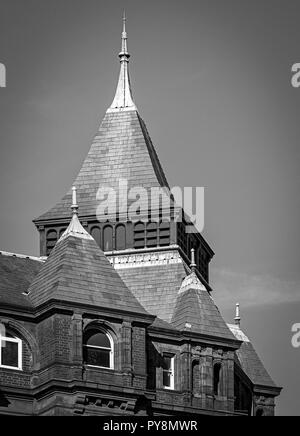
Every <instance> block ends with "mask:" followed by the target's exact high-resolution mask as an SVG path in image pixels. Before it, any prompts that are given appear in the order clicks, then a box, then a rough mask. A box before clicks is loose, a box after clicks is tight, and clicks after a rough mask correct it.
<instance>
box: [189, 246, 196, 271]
mask: <svg viewBox="0 0 300 436" xmlns="http://www.w3.org/2000/svg"><path fill="white" fill-rule="evenodd" d="M190 268H191V270H192V271H193V272H194V271H195V269H196V268H197V265H196V262H195V250H194V248H192V249H191V264H190Z"/></svg>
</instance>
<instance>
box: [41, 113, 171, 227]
mask: <svg viewBox="0 0 300 436" xmlns="http://www.w3.org/2000/svg"><path fill="white" fill-rule="evenodd" d="M119 179H126V180H128V189H131V188H132V187H135V186H141V187H144V188H146V189H149V188H151V187H160V186H162V187H165V186H168V183H167V180H166V177H165V175H164V172H163V170H162V167H161V164H160V162H159V159H158V157H157V154H156V151H155V149H154V147H153V144H152V142H151V139H150V136H149V134H148V132H147V129H146V126H145V123H144V122H143V120H142V119H141V117H140V116H139V114H138V112H137V111H136V110H127V111H117V112H107V113H106V115H105V117H104V119H103V121H102V123H101V125H100V127H99V131H98V132H97V134H96V136H95V138H94V140H93V143H92V145H91V148H90V151H89V153H88V155H87V157H86V159H85V160H84V162H83V165H82V168H81V170H80V171H79V174H78V176H77V178H76V180H75V182H74V183H73V185H74V186H76V188H77V199H78V203H79V204H80V212H79V216H95V214H96V209H97V206H98V205H99V203H100V202H99V200H96V194H97V191H98V189H99V187H105V186H106V187H107V186H109V187H112V188H113V189H116V190H117V189H118V187H119ZM71 195H72V193H71V189H70V190H69V192H68V193H67V194H66V195H65V196H64V197H63V199H62V200H61V201H59V202H58V203H57V204H56V205H55V206H54V207H53V208H52V209H50V210H49V211H48V212H46V213H44V214H43V215H41V216H40V217H39V218H37V219H36V220H34V221H40V220H51V219H59V218H68V216H69V205H70V204H71ZM147 209H148V208H147Z"/></svg>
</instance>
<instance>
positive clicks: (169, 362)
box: [163, 356, 171, 371]
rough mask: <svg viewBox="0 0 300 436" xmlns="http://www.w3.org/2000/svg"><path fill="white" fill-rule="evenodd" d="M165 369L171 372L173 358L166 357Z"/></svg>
mask: <svg viewBox="0 0 300 436" xmlns="http://www.w3.org/2000/svg"><path fill="white" fill-rule="evenodd" d="M163 369H165V370H167V371H170V370H171V357H169V356H164V361H163Z"/></svg>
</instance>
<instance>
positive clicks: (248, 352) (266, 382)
mask: <svg viewBox="0 0 300 436" xmlns="http://www.w3.org/2000/svg"><path fill="white" fill-rule="evenodd" d="M228 327H229V328H230V330H231V331H232V333H233V334H234V336H235V337H236V338H237V339H238V340H240V341H243V342H242V344H241V346H240V348H239V349H238V350H236V352H235V353H236V356H237V360H238V363H239V365H240V366H241V368H242V370H243V371H244V372H245V374H246V375H247V376H248V378H249V379H250V380H251V382H252V383H253V384H254V385H261V386H266V387H277V386H276V384H275V383H274V381H273V380H272V378H271V377H270V375H269V374H268V372H267V370H266V369H265V367H264V365H263V363H262V361H261V360H260V358H259V356H258V354H257V353H256V351H255V349H254V347H253V345H252V343H251V341H250V340H249V338H248V337H247V336H246V335H245V334H244V332H243V331H242V330H241V329H240V327H239V326H238V325H235V324H228Z"/></svg>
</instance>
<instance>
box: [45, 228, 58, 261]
mask: <svg viewBox="0 0 300 436" xmlns="http://www.w3.org/2000/svg"><path fill="white" fill-rule="evenodd" d="M56 242H57V232H56V230H49V231H48V232H47V238H46V254H47V256H49V254H50V252H51V250H52V249H53V248H54V246H55V244H56Z"/></svg>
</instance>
